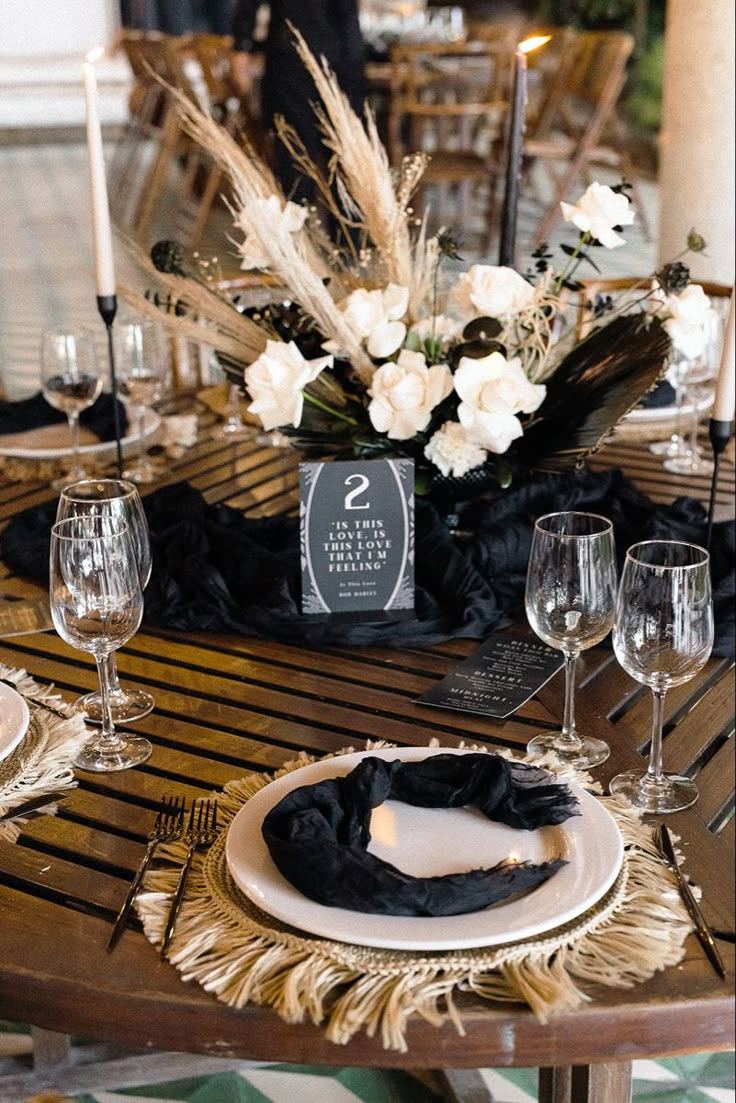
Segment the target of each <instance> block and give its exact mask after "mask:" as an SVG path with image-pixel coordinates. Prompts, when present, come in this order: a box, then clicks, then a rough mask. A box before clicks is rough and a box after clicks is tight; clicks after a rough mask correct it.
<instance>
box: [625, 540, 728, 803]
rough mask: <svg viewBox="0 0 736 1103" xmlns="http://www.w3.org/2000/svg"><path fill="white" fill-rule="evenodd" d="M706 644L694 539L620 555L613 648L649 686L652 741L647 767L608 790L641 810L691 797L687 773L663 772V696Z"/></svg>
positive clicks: (709, 613) (704, 571)
mask: <svg viewBox="0 0 736 1103" xmlns="http://www.w3.org/2000/svg"><path fill="white" fill-rule="evenodd" d="M712 647H713V603H712V600H711V585H710V562H709V556H708V553H707V551H705V549H704V548H700V547H698V546H697V544H685V543H680V542H679V541H676V540H648V541H645V542H644V543H641V544H634V545H633V547H631V548H629V550H628V551H627V553H626V562H625V564H624V569H623V571H622V574H621V586H620V588H619V593H618V599H617V602H616V619H615V623H614V627H613V649H614V651H615V652H616V658H617V659H618V661H619V662H620V663H621V666H622V667H623V668H624V670H625V671H626V673H627V674H630V675H631V677H632V678H635V679H636V681H637V682H642V683H643V684H644V685H647V686H649V687H650V688H651V691H652V699H653V710H652V713H653V715H652V743H651V749H650V752H649V766H648V768H647V769H646V771H642V770H631V771H629V772H628V773H625V774H617V775H616V777H614V779H613V781H612V782H611V786H610V788H611V792H612V793H618V794H621V795H623V796H625V797H627V798H628V800H630V801H631V803H632V804H634V805H636V807H637V808H641V809H643V810H644V811H645V812H656V813H665V812H679V811H680V810H681V809H683V808H689V807H690V805H691V804H694V803H695V801H696V800H697V799H698V790H697V788H696V786H695V783H694V782H693V781H692V779H691V778H689V777H679V776H677V775H672V774H665V773H664V770H663V767H662V721H663V717H664V700H665V694H666V693H667V690H668V689H669V688H670V686H679V685H682V683H683V682H687V681H689V680H690V678H692V677H694V675H695V674H697V672H698V671H699V670H700V669H701V667H703V666H704V665H705V663H706V662H707V661H708V657H709V655H710V653H711V648H712Z"/></svg>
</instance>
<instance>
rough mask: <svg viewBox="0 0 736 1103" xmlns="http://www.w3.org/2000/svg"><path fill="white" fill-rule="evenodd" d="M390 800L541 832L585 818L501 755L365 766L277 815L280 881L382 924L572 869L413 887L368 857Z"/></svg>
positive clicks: (272, 829)
mask: <svg viewBox="0 0 736 1103" xmlns="http://www.w3.org/2000/svg"><path fill="white" fill-rule="evenodd" d="M386 800H398V801H404V802H405V803H407V804H413V805H416V806H418V807H421V808H464V807H465V806H467V805H473V806H475V807H476V808H478V809H480V811H481V812H482V813H483V814H484V815H485V816H487V817H488V819H490V820H494V821H496V822H498V823H505V824H507V825H508V826H509V827H517V828H522V829H526V830H529V831H531V830H533V829H534V828H537V827H543V826H547V825H550V824H558V823H563V822H564V821H565V820H567V819H569V818H570V817H571V816H574V815H577V807H578V805H577V800H576V799H575V797H574V795H573V794H572V792H571V791H570V789H568V787H567V786H566V785H562V784H558V783H555V782H553V781H552V779H551V775H550V774H548V773H547V772H546V771H545V770H540V769H538V768H537V767H533V766H528V765H526V764H525V763H520V762H508V761H507V760H506V759H503V758H499V757H498V756H497V755H492V754H464V755H456V754H438V755H432V756H430V757H428V758H426V759H424V760H423V761H421V762H400V761H399V760H397V759H396V760H393V761H390V762H388V761H386V760H384V759H382V758H376V757H372V756H371V757H369V758H365V759H363V761H362V762H360V763H359V765H358V766H356V767H355V769H354V770H352V771H351V772H350V773H349V774H348V775H347V776H346V777H342V778H334V779H332V780H329V781H321V782H318V783H317V784H315V785H304V786H301V787H300V788H298V789H295V790H293V791H292V792H291V793H289V794H288V795H287V796H285V797H284V798H283V800H281V801H279V803H278V804H277V805H276V806H275V808H272V809H271V811H270V812H269V813H268V815H267V816H266V817H265V819H264V821H263V828H262V831H263V838H264V840H265V842H266V845H267V847H268V850H269V853H270V855H271V857H272V859H273V861H274V863H275V865H276V866H277V868H278V869H279V871H280V872H281V874H282V875H283V876H284V877H285V878H286V880H287V881H289V882H290V884H292V885H293V886H294V887H295V888H297V889H298V890H299V891H300V892H301V893H303V894H304V895H305V896H308V897H309V898H310V899H311V900H316V901H317V902H318V903H319V904H325V905H327V906H329V907H336V908H347V909H349V910H350V911H358V912H370V913H374V914H380V915H416V916H432V915H461V914H464V913H466V912H474V911H479V910H480V909H481V908H486V907H489V906H490V905H491V904H497V903H499V902H500V901H501V900H505V899H507V897H509V896H511V895H513V894H515V893H518V892H524V891H529V890H530V889H533V888H536V887H537V886H538V885H541V884H542V883H543V882H544V881H546V880H548V879H549V878H550V877H551V876H552V875H553V874H554V873H556V872H557V870H558V869H560V867H561V866H563V865H565V864H566V863H565V861H564V860H563V859H558V858H555V859H553V860H552V861H549V862H542V863H540V864H539V865H534V864H530V863H527V862H500V863H499V864H498V865H496V866H493V867H492V868H490V869H473V870H470V871H469V872H459V873H451V874H446V875H444V876H437V877H411V876H410V875H409V874H407V873H403V872H402V871H401V870H400V869H397V868H396V867H395V866H393V865H391V864H390V863H389V862H384V861H382V860H381V859H380V858H377V857H375V855H373V854H370V853H369V852H368V850H367V847H368V844H369V843H370V819H371V810H372V809H373V808H377V807H378V805H380V804H383V802H384V801H386Z"/></svg>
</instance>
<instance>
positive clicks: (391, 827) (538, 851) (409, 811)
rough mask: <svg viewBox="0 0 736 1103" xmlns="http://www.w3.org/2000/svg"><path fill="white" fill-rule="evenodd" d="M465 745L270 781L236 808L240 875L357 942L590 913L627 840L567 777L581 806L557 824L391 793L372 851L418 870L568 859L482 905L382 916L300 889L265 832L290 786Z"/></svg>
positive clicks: (274, 904) (248, 885) (543, 927)
mask: <svg viewBox="0 0 736 1103" xmlns="http://www.w3.org/2000/svg"><path fill="white" fill-rule="evenodd" d="M447 753H450V754H468V753H471V752H470V751H468V750H463V749H452V750H449V749H443V748H428V747H401V748H399V747H395V748H390V749H383V750H376V751H365V752H358V753H355V754H348V755H341V756H338V757H335V758H330V759H326V760H322V761H319V762H314V763H312V764H310V765H308V766H304V767H302V768H301V769H298V770H296V771H294V772H293V773H289V774H286V775H285V776H283V777H280V778H277V779H276V780H275V781H272V782H271V783H270V784H269V785H267V786H266V787H265V788H264V789H262V790H261V791H260V792H259V793H257V794H255V796H253V797H252V798H251V799H250V800H249V801H248V802H247V803H246V804H245V805H244V806H243V807H242V809H241V810H240V811H239V812H238V814H237V815H236V816H235V819H234V820H233V822H232V824H231V826H230V829H229V831H228V836H227V844H226V860H227V866H228V870H229V873H230V875H231V877H232V878H233V881H234V882H235V884H236V885H237V886H238V888H239V889H240V890H241V892H242V893H243V894H244V895H245V896H246V897H248V898H249V899H250V900H251V901H252V902H253V903H254V904H256V905H257V906H258V907H259V908H260V909H261V910H262V911H264V912H267V913H268V914H269V915H271V916H273V917H274V918H276V919H280V920H282V921H283V922H285V923H289V924H291V925H293V926H295V927H298V928H299V929H300V930H302V931H308V932H309V933H311V934H316V935H320V936H322V937H323V938H329V939H335V940H337V941H340V942H348V943H350V944H352V945H358V946H372V947H378V948H385V949H394V950H423V951H433V950H460V949H465V948H469V947H484V946H494V945H499V944H501V943H505V942H508V940H509V939H510V938H512V939H529V938H533V937H535V936H536V935H538V934H540V933H542V932H544V931H547V930H550V929H552V928H556V927H559V926H561V925H563V924H565V923H568V922H570V921H571V920H573V919H575V918H576V917H577V916H579V915H582V914H583V913H584V912H587V911H588V910H589V909H590V908H591V907H592V906H593V905H594V904H595V903H596V902H597V901H598V900H600V899H601V898H602V897H603V896H604V895H605V894H606V893H607V892H608V890H609V889H610V888H611V886H612V885H613V883H614V881H615V880H616V877H617V876H618V874H619V871H620V869H621V863H622V861H623V841H622V838H621V832H620V831H619V828H618V825H617V824H616V821H615V819H614V818H613V816H611V814H610V813H609V812H608V811H607V810H606V808H605V807H604V806H603V805H602V804H601V803H600V802H599V801H598V800H596V799H595V797H593V796H592V795H591V794H590V793H588V792H586V791H585V790H584V789H583V788H581V787H580V786H579V785H576V784H574V783H568V784H570V788H571V789H572V790H573V792H574V794H575V796H576V798H577V800H578V803H579V815H576V816H573V817H571V818H570V819H569V820H567V821H566V822H565V823H563V824H560V825H559V826H549V827H543V828H539V829H537V830H533V831H524V830H519V829H516V828H512V827H507V826H505V825H504V824H501V823H496V822H494V821H492V820H489V819H487V818H486V817H485V816H484V815H483V813H482V812H480V811H479V810H478V809H475V808H469V807H468V808H444V809H432V808H419V807H416V806H414V805H410V804H404V803H402V802H400V801H393V800H389V801H386V802H385V803H384V804H382V805H381V806H380V807H378V808H376V809H374V811H373V814H372V817H371V842H370V845H369V847H368V850H369V852H370V853H372V854H374V855H376V856H377V857H378V858H381V859H382V860H383V861H387V862H390V863H391V864H392V865H395V866H397V867H398V868H399V869H401V870H402V871H403V872H404V873H408V874H410V875H411V876H414V877H434V876H442V875H445V874H451V873H458V872H464V871H466V870H470V869H478V868H490V867H492V866H495V865H496V864H497V863H498V862H500V861H502V860H504V859H506V860H511V861H528V862H533V863H539V862H545V861H549V860H551V859H553V858H557V857H559V858H563V859H564V860H565V862H566V863H567V864H566V865H565V866H563V867H562V868H561V869H560V870H558V872H557V873H555V875H554V876H553V877H551V878H550V879H549V880H548V881H545V882H544V883H543V884H542V885H539V886H538V887H537V888H535V889H534V890H533V891H532V892H530V893H526V894H523V895H519V896H517V897H514V898H512V899H510V900H508V901H506V902H503V903H500V904H496V905H495V906H493V907H489V908H484V909H482V910H480V911H475V912H467V913H465V914H461V915H448V916H437V917H426V916H399V915H379V914H374V913H370V912H357V911H349V910H348V909H346V908H337V907H327V906H325V905H323V904H319V903H317V902H316V901H314V900H310V899H309V898H307V897H306V896H304V895H303V894H302V893H301V892H300V891H299V890H298V889H296V888H294V887H293V886H292V885H291V884H290V883H289V882H288V881H287V880H286V879H285V878H284V877H282V875H281V874H280V873H279V871H278V869H277V868H276V866H275V865H274V863H273V861H272V859H271V856H270V854H269V852H268V848H267V846H266V843H265V841H264V839H263V836H262V833H261V826H262V824H263V820H264V817H265V816H266V814H267V813H268V812H269V811H270V810H271V809H272V808H273V807H274V806H275V805H276V804H277V803H278V802H279V801H280V800H281V799H282V798H283V797H284V796H286V794H287V793H289V792H291V791H292V790H293V789H296V788H299V787H301V786H305V785H313V784H315V783H317V782H319V781H324V780H326V779H328V778H334V777H338V776H345V775H346V774H348V773H350V771H351V770H353V769H354V768H355V766H357V765H358V763H359V762H360V761H361V760H362V759H364V758H366V757H368V756H375V757H379V758H383V759H386V760H393V759H400V760H401V761H402V762H416V761H421V760H424V759H426V758H428V757H429V756H431V755H435V754H447Z"/></svg>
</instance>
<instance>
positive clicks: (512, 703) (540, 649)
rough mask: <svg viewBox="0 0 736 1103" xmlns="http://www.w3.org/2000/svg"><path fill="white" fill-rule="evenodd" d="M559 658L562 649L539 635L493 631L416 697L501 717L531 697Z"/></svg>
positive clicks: (558, 663)
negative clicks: (541, 638)
mask: <svg viewBox="0 0 736 1103" xmlns="http://www.w3.org/2000/svg"><path fill="white" fill-rule="evenodd" d="M563 663H564V659H563V657H562V654H561V653H560V652H559V651H555V650H553V648H551V647H547V645H546V644H545V643H542V641H541V640H537V639H534V638H530V637H529V636H526V635H522V633H520V632H511V631H501V632H494V633H493V634H492V635H491V636H489V637H488V638H487V639H486V640H485V641H484V643H482V644H481V646H480V647H479V648H478V649H477V651H474V652H473V654H472V655H469V656H468V657H467V659H463V661H462V662H461V663H460V664H459V665H458V666H456V667H455V669H454V670H451V671H450V673H449V674H448V675H447V676H446V677H444V678H443V679H442V681H441V682H438V683H437V685H435V686H432V688H431V689H430V690H429V691H428V692H427V693H424V694H422V696H421V697H418V698H417V702H418V703H419V704H422V705H437V706H438V707H440V708H446V709H459V710H460V711H462V712H480V713H483V714H484V715H486V716H496V717H499V718H501V719H502V718H503V717H505V716H510V715H511V713H512V712H516V710H517V709H518V708H521V706H522V705H523V704H525V702H526V701H528V700H529V698H530V697H533V696H534V694H535V693H537V691H538V690H540V689H541V688H542V686H543V685H545V684H546V683H547V682H548V681H549V680H550V678H551V677H552V676H553V675H554V674H556V673H557V671H558V670H560V668H561V667H562V665H563Z"/></svg>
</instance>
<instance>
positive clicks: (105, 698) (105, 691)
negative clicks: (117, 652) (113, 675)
mask: <svg viewBox="0 0 736 1103" xmlns="http://www.w3.org/2000/svg"><path fill="white" fill-rule="evenodd" d="M108 658H109V656H108V655H95V662H96V663H97V677H98V678H99V681H100V700H101V704H102V710H101V711H102V733H101V739H100V744H101V746H100V751H101V752H102V753H103V754H106V753H113V752H115V751H117V749H118V747H119V745H120V742H121V740H120V736H119V735H118V734H117V732H116V731H115V725H114V723H113V719H112V702H111V700H110V689H111V687H110V679H109V672H108V666H107V660H108Z"/></svg>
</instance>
